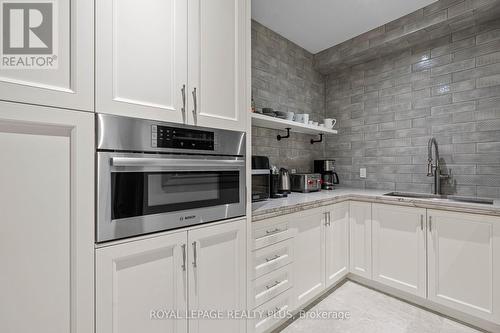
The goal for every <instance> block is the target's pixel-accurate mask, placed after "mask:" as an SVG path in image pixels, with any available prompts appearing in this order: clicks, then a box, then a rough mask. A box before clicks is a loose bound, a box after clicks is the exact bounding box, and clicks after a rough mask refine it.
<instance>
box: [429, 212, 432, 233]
mask: <svg viewBox="0 0 500 333" xmlns="http://www.w3.org/2000/svg"><path fill="white" fill-rule="evenodd" d="M429 232H432V216H429Z"/></svg>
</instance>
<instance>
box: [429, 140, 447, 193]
mask: <svg viewBox="0 0 500 333" xmlns="http://www.w3.org/2000/svg"><path fill="white" fill-rule="evenodd" d="M432 146H434V147H435V152H434V157H435V159H436V163H435V164H433V163H432V162H433V160H432ZM427 149H428V163H427V177H434V194H439V195H441V194H442V193H441V178H448V175H442V174H441V164H440V162H439V148H438V143H437V141H436V138H431V139H430V140H429V143H428V145H427Z"/></svg>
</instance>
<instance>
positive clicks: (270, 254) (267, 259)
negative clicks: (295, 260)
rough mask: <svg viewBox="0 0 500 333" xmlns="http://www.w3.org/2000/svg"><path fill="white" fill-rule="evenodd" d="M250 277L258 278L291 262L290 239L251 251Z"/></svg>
mask: <svg viewBox="0 0 500 333" xmlns="http://www.w3.org/2000/svg"><path fill="white" fill-rule="evenodd" d="M252 259H253V260H252V262H253V270H252V273H251V274H252V278H253V279H255V278H258V277H260V276H262V275H264V274H267V273H270V272H272V271H274V270H276V269H278V268H280V267H283V266H286V265H288V264H289V263H291V262H292V241H291V239H288V240H285V241H283V242H279V243H277V244H274V245H271V246H268V247H265V248H262V249H259V250H256V251H254V252H253V253H252Z"/></svg>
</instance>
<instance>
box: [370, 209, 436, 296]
mask: <svg viewBox="0 0 500 333" xmlns="http://www.w3.org/2000/svg"><path fill="white" fill-rule="evenodd" d="M372 213H373V215H372V258H373V259H372V264H373V280H375V281H377V282H380V283H383V284H385V285H388V286H391V287H394V288H397V289H400V290H403V291H406V292H408V293H411V294H414V295H417V296H420V297H426V288H427V286H426V252H425V243H426V230H427V227H426V225H427V212H426V209H425V208H414V207H402V206H394V205H382V204H373V206H372Z"/></svg>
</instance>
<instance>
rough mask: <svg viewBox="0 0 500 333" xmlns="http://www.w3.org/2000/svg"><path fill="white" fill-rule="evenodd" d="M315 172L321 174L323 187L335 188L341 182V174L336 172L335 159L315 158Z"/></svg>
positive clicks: (325, 188)
mask: <svg viewBox="0 0 500 333" xmlns="http://www.w3.org/2000/svg"><path fill="white" fill-rule="evenodd" d="M314 173H319V174H321V189H323V190H333V187H334V185H337V184H339V175H338V174H337V173H336V172H335V160H315V161H314Z"/></svg>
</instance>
